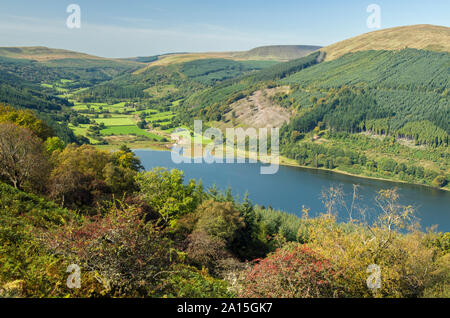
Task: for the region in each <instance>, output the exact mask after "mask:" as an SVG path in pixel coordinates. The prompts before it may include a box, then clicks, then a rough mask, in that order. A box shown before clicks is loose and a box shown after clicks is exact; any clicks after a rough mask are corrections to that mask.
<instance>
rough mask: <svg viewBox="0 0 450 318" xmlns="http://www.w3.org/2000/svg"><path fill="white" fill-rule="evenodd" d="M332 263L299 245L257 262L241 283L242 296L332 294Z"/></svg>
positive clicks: (316, 296) (308, 296) (272, 296)
mask: <svg viewBox="0 0 450 318" xmlns="http://www.w3.org/2000/svg"><path fill="white" fill-rule="evenodd" d="M334 275H335V273H334V270H333V268H332V266H331V263H330V262H329V261H328V260H326V259H324V258H323V257H321V256H320V255H318V254H317V253H315V252H313V251H312V250H311V249H309V248H307V247H304V246H302V245H300V244H297V243H293V244H289V245H287V246H285V247H283V248H281V249H278V250H276V251H275V252H274V253H272V254H270V255H269V256H268V257H267V258H265V259H261V260H257V264H256V265H254V266H253V267H252V268H251V269H250V270H249V271H248V273H247V275H246V277H245V279H244V281H243V282H242V290H241V292H240V296H241V297H252V298H253V297H254V298H267V297H268V298H312V297H315V298H318V297H332V296H333V295H334V291H333V287H332V286H333V285H332V278H333V276H334Z"/></svg>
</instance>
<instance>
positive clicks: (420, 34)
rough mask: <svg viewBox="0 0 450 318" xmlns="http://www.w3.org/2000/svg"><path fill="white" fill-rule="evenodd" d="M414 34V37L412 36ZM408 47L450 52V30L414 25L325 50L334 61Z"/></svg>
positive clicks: (332, 46) (360, 38) (364, 35)
mask: <svg viewBox="0 0 450 318" xmlns="http://www.w3.org/2000/svg"><path fill="white" fill-rule="evenodd" d="M411 34H414V36H411ZM405 46H406V47H408V48H415V49H424V50H432V51H442V52H449V51H450V28H448V27H444V26H434V25H413V26H404V27H397V28H391V29H384V30H379V31H375V32H370V33H366V34H363V35H360V36H357V37H354V38H351V39H348V40H345V41H342V42H338V43H335V44H332V45H330V46H328V47H326V48H324V49H323V50H324V51H326V52H327V55H326V60H334V59H337V58H339V57H340V56H343V55H344V54H346V53H349V52H358V51H368V50H401V49H404V48H405Z"/></svg>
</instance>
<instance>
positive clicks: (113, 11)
mask: <svg viewBox="0 0 450 318" xmlns="http://www.w3.org/2000/svg"><path fill="white" fill-rule="evenodd" d="M71 3H75V4H78V5H80V7H81V23H82V25H81V29H72V30H71V29H68V28H67V27H66V25H65V22H66V19H67V17H68V15H69V14H68V13H66V7H67V6H68V5H69V4H71ZM372 3H374V4H378V5H379V6H380V7H381V28H390V27H394V26H401V25H411V24H435V25H444V26H449V20H450V18H449V17H450V1H449V0H369V1H363V0H345V1H339V0H319V1H314V0H307V1H303V0H276V1H275V0H271V1H266V0H239V1H238V0H164V1H161V0H159V1H154V0H121V1H115V0H109V1H107V0H69V1H65V0H36V1H30V0H26V1H25V0H14V1H9V0H0V46H35V45H42V46H48V47H54V48H64V49H70V50H75V51H80V52H86V53H91V54H95V55H100V56H105V57H129V56H147V55H154V54H160V53H166V52H204V51H236V50H248V49H251V48H253V47H256V46H261V45H275V44H310V45H328V44H331V43H334V42H337V41H340V40H344V39H346V38H349V37H352V36H355V35H358V34H361V33H366V32H369V31H372V30H370V29H368V28H367V25H366V20H367V17H368V16H369V13H367V12H366V8H367V6H368V5H370V4H372Z"/></svg>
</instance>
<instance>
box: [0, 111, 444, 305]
mask: <svg viewBox="0 0 450 318" xmlns="http://www.w3.org/2000/svg"><path fill="white" fill-rule="evenodd" d="M0 114H1V116H0V251H1V253H0V295H1V296H2V297H187V298H190V297H251V298H253V297H254V298H260V297H286V298H291V297H295V298H308V297H319V298H321V297H327V298H328V297H343V298H345V297H449V296H450V295H449V294H448V293H449V291H450V280H449V278H450V267H449V266H448V265H449V257H450V236H449V235H448V233H445V234H444V233H436V232H434V231H433V230H432V229H431V230H429V231H427V232H423V231H421V229H420V228H419V227H418V226H417V224H416V223H415V221H414V209H413V208H412V207H411V206H405V205H402V204H400V203H399V201H398V200H399V194H398V192H397V191H396V190H395V189H386V190H382V191H380V192H379V193H377V194H376V204H377V208H378V209H380V211H382V212H383V213H381V214H380V215H381V216H380V217H379V218H376V219H375V220H374V221H373V222H372V221H370V222H369V221H368V220H367V219H366V218H365V217H364V214H363V211H359V210H358V208H357V205H356V204H355V205H354V206H353V205H352V206H347V205H346V204H345V202H344V201H343V200H342V198H343V196H345V195H346V194H345V193H343V191H342V189H340V188H339V187H337V188H336V187H333V188H330V189H327V190H324V192H323V193H322V196H321V199H322V201H323V203H324V207H323V211H320V212H321V215H320V216H319V217H316V218H312V217H310V216H309V214H310V211H309V210H308V209H306V208H303V210H302V211H299V212H300V216H296V215H292V214H291V215H289V214H286V213H283V212H281V211H274V210H272V209H266V208H263V207H259V206H256V205H254V204H252V202H250V201H249V200H248V198H247V197H244V198H243V200H237V199H236V198H234V197H233V196H232V195H231V191H226V192H225V193H222V192H220V191H218V190H217V189H216V188H215V187H212V188H210V189H205V188H204V187H203V186H202V184H201V182H198V181H195V180H185V179H184V175H183V173H182V172H181V171H178V170H167V169H164V168H155V169H153V170H150V171H143V170H142V166H141V163H140V160H139V159H138V158H137V157H136V156H135V155H134V153H133V152H131V150H130V149H129V148H128V147H126V146H123V147H121V149H120V150H118V151H115V152H109V151H103V150H99V149H96V148H94V147H93V146H90V145H82V146H79V145H76V144H66V143H64V142H63V141H62V140H61V139H59V138H58V137H56V136H55V135H54V132H53V131H52V130H51V128H49V127H48V126H47V125H46V124H45V123H44V122H43V121H41V120H39V118H37V117H35V116H34V115H33V113H32V112H31V111H27V110H14V109H13V108H7V107H4V108H2V109H1V112H0ZM355 159H356V160H363V158H355ZM37 166H39V169H35V168H36V167H37ZM349 195H353V197H354V198H357V192H356V189H355V192H354V193H353V194H349ZM338 210H344V211H345V210H347V211H353V212H352V213H349V217H348V220H347V222H339V223H338V222H337V220H336V215H337V211H338ZM72 264H76V265H77V266H79V268H80V270H81V281H80V286H79V287H80V288H74V289H71V288H68V287H67V285H66V281H67V276H68V273H67V272H66V271H67V269H68V268H69V265H72ZM370 264H379V265H380V266H382V268H383V282H384V283H383V284H382V286H381V288H379V289H370V288H368V287H367V283H366V281H367V277H368V274H367V268H368V266H369V265H370Z"/></svg>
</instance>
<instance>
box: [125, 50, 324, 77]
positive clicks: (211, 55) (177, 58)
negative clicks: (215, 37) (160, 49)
mask: <svg viewBox="0 0 450 318" xmlns="http://www.w3.org/2000/svg"><path fill="white" fill-rule="evenodd" d="M320 48H321V47H320V46H312V45H272V46H262V47H257V48H254V49H252V50H249V51H243V52H207V53H172V54H163V55H156V56H148V57H137V58H131V59H127V60H131V61H138V62H146V63H150V65H149V66H147V67H146V68H143V69H140V70H138V71H137V72H136V73H140V72H143V71H145V70H146V69H147V68H149V67H153V66H167V65H170V64H182V63H187V62H191V61H196V60H206V59H227V60H233V61H277V62H286V61H290V60H294V59H298V58H301V57H304V56H306V55H309V54H310V53H312V52H314V51H317V50H318V49H320Z"/></svg>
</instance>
